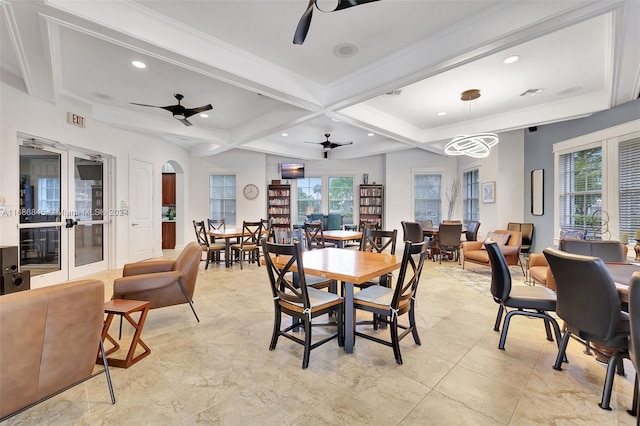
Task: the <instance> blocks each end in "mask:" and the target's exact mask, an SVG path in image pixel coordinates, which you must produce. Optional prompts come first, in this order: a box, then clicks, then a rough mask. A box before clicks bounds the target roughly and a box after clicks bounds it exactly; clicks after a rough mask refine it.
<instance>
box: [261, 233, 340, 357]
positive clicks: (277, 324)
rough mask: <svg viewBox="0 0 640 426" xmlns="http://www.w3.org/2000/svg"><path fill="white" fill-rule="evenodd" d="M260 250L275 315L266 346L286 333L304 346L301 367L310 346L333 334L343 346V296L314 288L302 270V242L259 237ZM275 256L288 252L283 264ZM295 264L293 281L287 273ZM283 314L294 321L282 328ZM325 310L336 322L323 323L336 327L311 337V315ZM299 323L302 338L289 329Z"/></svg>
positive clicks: (312, 347) (287, 336) (326, 339)
mask: <svg viewBox="0 0 640 426" xmlns="http://www.w3.org/2000/svg"><path fill="white" fill-rule="evenodd" d="M262 250H263V251H264V254H265V255H264V258H265V263H266V266H267V273H268V275H269V283H270V284H271V293H272V296H273V305H274V310H275V317H274V321H273V334H272V337H271V343H270V345H269V350H270V351H273V350H275V348H276V345H277V343H278V338H279V337H280V336H283V337H286V338H287V339H290V340H292V341H294V342H296V343H298V344H300V345H302V346H303V347H304V352H303V357H302V368H303V369H304V368H307V367H308V366H309V356H310V353H311V350H312V349H315V348H317V347H318V346H320V345H323V344H325V343H327V342H329V341H331V340H333V339H334V338H336V337H337V338H338V345H339V346H340V347H342V346H344V326H343V323H342V318H343V312H344V299H343V298H342V297H340V296H338V295H337V294H334V293H331V292H327V291H322V290H318V289H315V288H313V287H311V286H309V285H308V284H307V276H306V274H305V273H304V265H303V263H302V245H301V243H300V242H294V243H293V244H277V243H272V242H269V241H267V240H266V239H264V240H262ZM276 256H289V257H290V258H289V260H288V262H287V263H286V264H285V265H284V266H282V267H279V266H277V265H276V264H275V263H274V261H273V259H274V258H275V257H276ZM294 265H295V266H296V269H297V271H298V275H297V276H298V282H297V283H294V282H293V281H292V280H291V279H290V277H291V273H292V272H293V270H292V267H293V266H294ZM282 314H285V315H289V316H291V317H292V319H293V321H292V323H291V325H289V326H287V327H285V328H282ZM325 314H333V317H334V318H335V319H336V321H335V323H327V324H323V325H324V326H326V325H330V326H335V327H337V330H336V332H334V333H332V334H330V335H328V336H326V335H325V337H323V338H321V339H320V340H317V341H315V342H313V341H312V331H311V330H312V325H315V324H312V321H313V319H314V318H317V317H318V316H321V315H325ZM300 324H302V326H303V329H304V340H303V339H301V338H300V337H298V336H297V333H296V334H294V333H292V331H293V330H295V329H297V328H299V327H300Z"/></svg>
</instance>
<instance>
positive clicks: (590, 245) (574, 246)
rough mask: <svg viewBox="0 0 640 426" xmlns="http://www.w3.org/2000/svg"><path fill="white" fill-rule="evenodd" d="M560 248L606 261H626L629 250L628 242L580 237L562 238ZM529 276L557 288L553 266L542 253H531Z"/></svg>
mask: <svg viewBox="0 0 640 426" xmlns="http://www.w3.org/2000/svg"><path fill="white" fill-rule="evenodd" d="M559 248H560V250H562V251H566V252H567V253H573V254H581V255H584V256H594V257H599V258H600V259H602V260H603V261H604V262H605V263H606V262H625V261H626V259H627V252H628V250H629V249H628V247H627V246H626V244H621V243H620V242H618V241H596V240H593V241H592V240H578V239H561V240H560V245H559ZM529 277H530V278H531V279H532V280H533V282H534V283H540V284H542V285H544V286H547V287H548V288H550V289H552V290H555V289H556V285H555V280H554V279H553V274H551V268H549V264H548V263H547V259H546V258H545V257H544V254H542V253H531V254H530V255H529Z"/></svg>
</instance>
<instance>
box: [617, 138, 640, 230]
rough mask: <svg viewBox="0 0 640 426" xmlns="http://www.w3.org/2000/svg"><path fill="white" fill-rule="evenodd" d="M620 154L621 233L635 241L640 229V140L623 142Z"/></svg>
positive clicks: (619, 150)
mask: <svg viewBox="0 0 640 426" xmlns="http://www.w3.org/2000/svg"><path fill="white" fill-rule="evenodd" d="M618 152H619V159H618V166H619V168H618V169H619V175H620V176H619V179H620V180H619V187H620V198H619V200H620V201H619V203H620V232H621V233H622V232H626V233H627V234H628V235H629V238H630V239H635V236H636V230H639V229H640V138H638V139H632V140H629V141H625V142H622V143H621V144H620V146H619V149H618Z"/></svg>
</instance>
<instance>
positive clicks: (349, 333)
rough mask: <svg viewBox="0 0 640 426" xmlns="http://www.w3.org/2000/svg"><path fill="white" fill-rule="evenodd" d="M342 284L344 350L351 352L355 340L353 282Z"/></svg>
mask: <svg viewBox="0 0 640 426" xmlns="http://www.w3.org/2000/svg"><path fill="white" fill-rule="evenodd" d="M342 285H343V286H344V351H345V352H346V353H348V354H350V353H353V345H354V340H355V326H356V325H355V324H356V319H355V312H354V309H353V290H354V285H353V283H349V282H343V283H342Z"/></svg>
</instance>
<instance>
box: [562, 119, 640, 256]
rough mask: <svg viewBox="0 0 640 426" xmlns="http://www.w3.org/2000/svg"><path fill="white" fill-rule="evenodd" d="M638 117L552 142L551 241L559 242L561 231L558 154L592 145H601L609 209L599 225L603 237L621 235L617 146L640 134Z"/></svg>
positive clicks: (604, 203) (605, 199) (605, 202)
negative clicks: (552, 227) (607, 219)
mask: <svg viewBox="0 0 640 426" xmlns="http://www.w3.org/2000/svg"><path fill="white" fill-rule="evenodd" d="M639 128H640V120H634V121H630V122H627V123H624V124H620V125H617V126H613V127H609V128H606V129H603V130H599V131H597V132H593V133H589V134H587V135H582V136H578V137H576V138H572V139H568V140H566V141H562V142H557V143H554V144H553V156H554V168H553V169H554V182H553V196H554V203H553V221H554V243H555V244H558V242H559V237H558V236H559V234H560V212H559V208H560V206H559V202H558V197H559V192H560V191H559V188H560V164H559V161H560V155H562V154H566V153H570V152H574V151H581V150H584V149H589V148H593V147H602V204H601V206H602V210H603V211H605V212H607V213H608V218H609V221H608V224H607V226H606V229H605V227H603V229H602V231H603V232H602V234H603V238H605V239H606V238H613V239H616V238H617V236H618V235H620V219H619V214H618V208H619V190H620V186H619V175H618V166H619V164H618V161H619V154H618V147H619V144H620V143H622V142H626V141H628V140H631V139H635V138H638V137H640V131H638V129H639Z"/></svg>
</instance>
